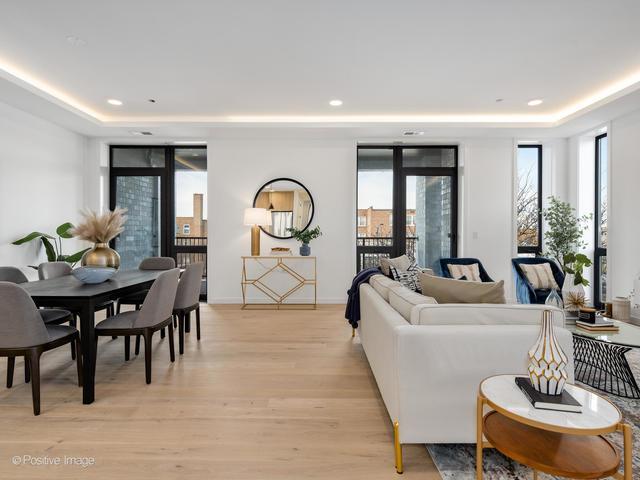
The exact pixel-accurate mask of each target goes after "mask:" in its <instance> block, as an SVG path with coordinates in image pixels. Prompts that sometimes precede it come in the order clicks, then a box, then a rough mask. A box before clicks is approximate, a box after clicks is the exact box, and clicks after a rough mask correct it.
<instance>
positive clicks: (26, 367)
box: [24, 355, 31, 383]
mask: <svg viewBox="0 0 640 480" xmlns="http://www.w3.org/2000/svg"><path fill="white" fill-rule="evenodd" d="M30 381H31V369H30V368H29V360H28V359H27V356H26V355H25V357H24V383H29V382H30Z"/></svg>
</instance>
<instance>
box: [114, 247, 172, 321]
mask: <svg viewBox="0 0 640 480" xmlns="http://www.w3.org/2000/svg"><path fill="white" fill-rule="evenodd" d="M172 268H176V261H175V260H174V259H173V258H172V257H149V258H145V259H144V260H142V261H141V262H140V265H138V269H139V270H171V269H172ZM147 292H148V290H146V291H143V292H139V293H134V294H132V295H127V296H124V297H122V298H119V299H118V307H117V311H116V313H120V307H121V306H122V305H135V307H136V310H138V309H139V308H140V305H142V303H143V302H144V299H145V297H146V296H147Z"/></svg>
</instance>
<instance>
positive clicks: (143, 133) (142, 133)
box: [131, 131, 153, 137]
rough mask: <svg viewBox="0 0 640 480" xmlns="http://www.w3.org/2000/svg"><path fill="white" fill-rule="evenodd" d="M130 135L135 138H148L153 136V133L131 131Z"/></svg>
mask: <svg viewBox="0 0 640 480" xmlns="http://www.w3.org/2000/svg"><path fill="white" fill-rule="evenodd" d="M131 135H135V136H137V137H148V136H150V135H153V133H151V132H145V131H133V132H131Z"/></svg>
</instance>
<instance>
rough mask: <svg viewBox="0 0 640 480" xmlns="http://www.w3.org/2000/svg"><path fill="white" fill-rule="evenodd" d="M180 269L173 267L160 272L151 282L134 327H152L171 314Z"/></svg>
mask: <svg viewBox="0 0 640 480" xmlns="http://www.w3.org/2000/svg"><path fill="white" fill-rule="evenodd" d="M179 276H180V270H178V269H177V268H174V269H172V270H168V271H166V272H163V273H161V274H160V275H158V278H156V281H155V282H153V285H151V288H150V289H149V293H147V296H146V297H145V299H144V303H143V304H142V308H140V313H139V314H138V318H137V319H136V322H135V326H136V327H153V326H154V325H157V324H159V323H161V322H163V321H164V320H166V319H167V318H171V315H172V314H173V302H175V300H176V290H178V277H179Z"/></svg>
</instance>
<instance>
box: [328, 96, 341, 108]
mask: <svg viewBox="0 0 640 480" xmlns="http://www.w3.org/2000/svg"><path fill="white" fill-rule="evenodd" d="M329 105H331V106H332V107H339V106H340V105H342V100H338V99H337V98H336V99H334V100H331V101H330V102H329Z"/></svg>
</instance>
